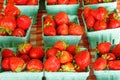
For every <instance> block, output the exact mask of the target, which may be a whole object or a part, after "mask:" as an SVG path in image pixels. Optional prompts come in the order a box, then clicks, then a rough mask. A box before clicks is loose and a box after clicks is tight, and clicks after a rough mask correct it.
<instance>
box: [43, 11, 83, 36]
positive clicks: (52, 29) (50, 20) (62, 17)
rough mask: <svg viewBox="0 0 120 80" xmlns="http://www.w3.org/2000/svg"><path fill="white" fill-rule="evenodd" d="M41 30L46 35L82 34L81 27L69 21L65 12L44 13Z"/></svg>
mask: <svg viewBox="0 0 120 80" xmlns="http://www.w3.org/2000/svg"><path fill="white" fill-rule="evenodd" d="M43 32H44V35H46V36H56V35H82V34H83V29H82V27H81V26H80V25H79V24H76V23H75V22H71V21H70V19H69V17H68V14H67V13H66V12H58V13H57V14H55V15H54V16H53V15H50V14H48V15H46V16H45V17H44V21H43Z"/></svg>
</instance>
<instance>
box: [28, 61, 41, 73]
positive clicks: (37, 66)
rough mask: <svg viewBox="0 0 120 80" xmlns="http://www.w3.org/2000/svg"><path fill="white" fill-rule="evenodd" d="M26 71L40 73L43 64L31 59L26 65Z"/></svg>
mask: <svg viewBox="0 0 120 80" xmlns="http://www.w3.org/2000/svg"><path fill="white" fill-rule="evenodd" d="M26 70H27V71H31V72H35V71H37V72H41V71H42V70H43V63H42V62H41V61H40V60H39V59H31V60H30V61H29V62H28V63H27V65H26Z"/></svg>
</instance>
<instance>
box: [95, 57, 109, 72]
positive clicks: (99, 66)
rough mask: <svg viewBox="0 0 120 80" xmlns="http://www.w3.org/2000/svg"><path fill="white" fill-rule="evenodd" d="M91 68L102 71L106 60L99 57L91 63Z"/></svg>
mask: <svg viewBox="0 0 120 80" xmlns="http://www.w3.org/2000/svg"><path fill="white" fill-rule="evenodd" d="M93 66H94V69H95V70H103V69H105V68H106V66H107V60H106V59H105V58H102V57H100V58H98V59H97V60H96V61H95V62H94V63H93Z"/></svg>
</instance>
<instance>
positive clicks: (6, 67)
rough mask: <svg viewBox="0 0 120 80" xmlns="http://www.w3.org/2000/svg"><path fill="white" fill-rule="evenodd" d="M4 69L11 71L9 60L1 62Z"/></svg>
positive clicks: (5, 59)
mask: <svg viewBox="0 0 120 80" xmlns="http://www.w3.org/2000/svg"><path fill="white" fill-rule="evenodd" d="M1 66H2V69H3V70H5V71H8V70H10V60H9V57H8V58H4V59H3V60H2V62H1Z"/></svg>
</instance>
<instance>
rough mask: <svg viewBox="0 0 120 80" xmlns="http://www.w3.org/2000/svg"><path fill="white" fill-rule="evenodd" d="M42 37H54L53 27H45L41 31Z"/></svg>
mask: <svg viewBox="0 0 120 80" xmlns="http://www.w3.org/2000/svg"><path fill="white" fill-rule="evenodd" d="M43 32H44V35H46V36H55V35H56V30H55V27H52V26H46V27H45V28H44V30H43Z"/></svg>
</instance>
